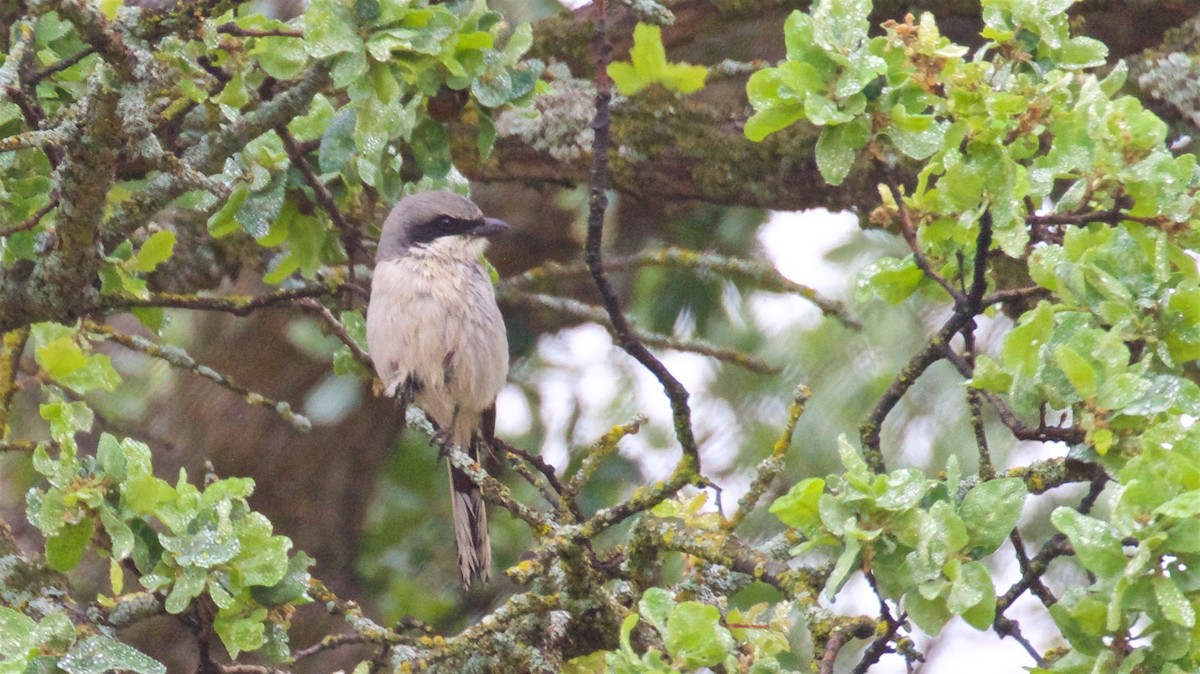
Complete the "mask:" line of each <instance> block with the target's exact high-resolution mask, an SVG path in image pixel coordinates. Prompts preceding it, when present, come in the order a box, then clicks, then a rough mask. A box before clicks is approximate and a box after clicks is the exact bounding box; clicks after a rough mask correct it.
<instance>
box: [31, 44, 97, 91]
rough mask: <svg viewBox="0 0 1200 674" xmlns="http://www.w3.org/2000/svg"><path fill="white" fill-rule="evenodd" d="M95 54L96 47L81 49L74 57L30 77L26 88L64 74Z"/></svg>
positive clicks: (49, 66) (53, 64) (47, 67)
mask: <svg viewBox="0 0 1200 674" xmlns="http://www.w3.org/2000/svg"><path fill="white" fill-rule="evenodd" d="M95 53H96V49H95V48H94V47H84V48H83V49H80V50H79V51H77V52H75V54H74V55H73V56H68V57H67V58H65V59H63V60H61V61H58V62H57V63H52V64H50V65H48V66H46V67H45V68H43V69H41V70H39V71H37V72H36V73H34V74H33V75H32V76H31V77H29V79H28V80H27V81H25V82H24V84H25V85H26V86H29V85H34V84H37V83H38V82H41V81H42V80H44V79H46V78H47V77H50V76H51V75H54V74H55V73H59V72H62V71H64V70H66V69H67V68H70V67H71V66H73V65H75V64H76V63H79V62H80V61H82V60H83V59H85V58H87V57H89V56H91V55H92V54H95Z"/></svg>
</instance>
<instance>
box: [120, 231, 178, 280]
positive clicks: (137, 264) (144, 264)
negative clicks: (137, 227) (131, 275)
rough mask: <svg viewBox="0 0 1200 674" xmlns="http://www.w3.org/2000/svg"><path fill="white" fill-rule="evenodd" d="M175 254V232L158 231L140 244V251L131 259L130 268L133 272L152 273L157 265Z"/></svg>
mask: <svg viewBox="0 0 1200 674" xmlns="http://www.w3.org/2000/svg"><path fill="white" fill-rule="evenodd" d="M174 252H175V232H172V231H171V230H169V229H160V230H159V231H157V232H155V233H153V234H151V235H150V236H149V237H148V238H147V239H146V241H145V243H143V244H142V248H141V250H139V251H138V253H137V255H135V256H134V257H133V260H132V262H133V264H132V265H131V266H130V268H131V269H133V271H140V272H152V271H154V270H155V269H156V268H157V267H158V265H160V264H162V263H163V262H166V261H167V260H169V259H171V255H172V254H173V253H174Z"/></svg>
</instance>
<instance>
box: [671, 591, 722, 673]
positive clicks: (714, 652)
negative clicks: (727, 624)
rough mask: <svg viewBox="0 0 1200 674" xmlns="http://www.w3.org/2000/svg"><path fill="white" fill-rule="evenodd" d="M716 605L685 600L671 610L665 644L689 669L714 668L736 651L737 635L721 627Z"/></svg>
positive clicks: (672, 654) (719, 613) (673, 655)
mask: <svg viewBox="0 0 1200 674" xmlns="http://www.w3.org/2000/svg"><path fill="white" fill-rule="evenodd" d="M720 622H721V612H720V611H719V610H717V607H715V606H709V605H707V604H701V603H699V602H695V601H685V602H683V603H682V604H679V605H678V606H676V607H675V608H674V609H673V610H672V611H671V616H670V617H669V618H668V619H667V631H666V634H664V635H663V643H664V644H665V645H666V647H667V652H668V653H670V654H671V656H672V657H674V658H677V659H682V660H683V661H684V662H685V663H686V664H687V666H688V667H690V668H698V667H712V666H713V665H716V664H717V663H719V662H721V661H722V660H724V659H725V656H726V655H727V654H728V653H729V652H730V651H732V650H733V649H734V646H735V643H734V640H733V635H731V634H730V633H729V630H727V629H725V628H724V627H722V626H721V624H720Z"/></svg>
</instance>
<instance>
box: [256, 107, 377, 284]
mask: <svg viewBox="0 0 1200 674" xmlns="http://www.w3.org/2000/svg"><path fill="white" fill-rule="evenodd" d="M275 133H277V134H279V138H280V140H282V141H283V147H284V150H286V151H287V154H288V157H289V158H290V159H291V160H292V164H294V165H295V166H296V168H297V169H299V170H300V175H301V176H303V177H304V183H305V184H306V185H308V187H309V189H311V190H312V191H313V198H315V199H316V200H317V205H318V206H320V207H321V210H323V211H325V213H326V214H327V215H328V216H329V219H330V220H332V221H333V224H334V226H335V227H337V229H338V232H339V233H340V234H341V238H342V247H343V248H345V249H346V260H347V263H346V283H347V285H350V286H354V285H357V283H356V282H355V277H354V258H355V257H356V253H357V252H358V241H359V238H360V236H359V231H358V227H357V226H356V225H355V224H354V223H352V222H350V220H349V219H348V218H347V217H346V215H345V214H344V213H342V209H340V208H338V205H337V202H335V201H334V200H333V194H332V193H331V192H330V191H329V188H328V187H326V186H325V183H324V182H322V181H321V178H320V176H318V175H317V173H316V171H313V169H312V166H311V165H310V164H309V163H308V157H307V156H305V153H304V151H303V150H302V149H301V147H300V144H299V143H297V142H296V138H295V137H294V136H292V132H291V131H288V128H287V126H286V125H283V124H280V125H279V126H278V127H276V128H275ZM345 299H346V302H347V304H348V305H349V306H353V299H354V296H353V295H351V294H350V293H349V292H347V293H346V295H345Z"/></svg>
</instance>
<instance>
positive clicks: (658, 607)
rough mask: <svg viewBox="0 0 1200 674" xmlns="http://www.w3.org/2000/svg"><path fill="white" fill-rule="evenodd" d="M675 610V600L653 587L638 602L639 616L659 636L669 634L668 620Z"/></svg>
mask: <svg viewBox="0 0 1200 674" xmlns="http://www.w3.org/2000/svg"><path fill="white" fill-rule="evenodd" d="M674 608H675V598H674V597H672V596H671V593H670V592H668V591H667V590H664V589H663V588H661V587H651V588H648V589H647V590H646V592H645V593H644V594H643V595H642V598H641V599H639V600H638V614H639V615H641V616H642V619H644V620H645V621H646V622H648V623H650V624H651V625H653V626H654V629H656V630H658V632H659V634H666V633H667V619H668V618H670V616H671V611H672V610H673V609H674Z"/></svg>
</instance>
